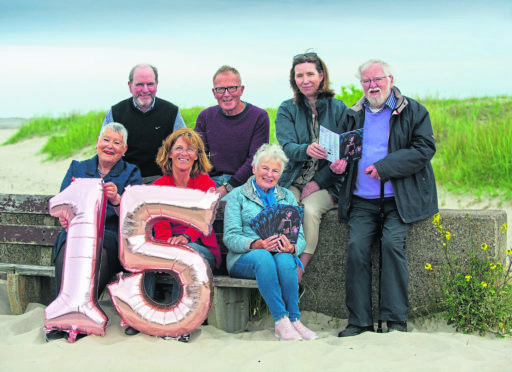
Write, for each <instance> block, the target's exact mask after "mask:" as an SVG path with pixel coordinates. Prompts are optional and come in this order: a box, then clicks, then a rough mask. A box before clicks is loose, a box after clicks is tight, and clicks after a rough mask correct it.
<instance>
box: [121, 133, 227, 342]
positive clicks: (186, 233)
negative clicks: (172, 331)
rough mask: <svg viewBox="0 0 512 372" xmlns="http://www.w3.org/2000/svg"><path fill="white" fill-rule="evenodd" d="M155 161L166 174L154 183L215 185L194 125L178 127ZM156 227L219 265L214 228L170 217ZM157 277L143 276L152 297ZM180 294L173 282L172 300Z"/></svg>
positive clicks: (159, 234)
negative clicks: (209, 229)
mask: <svg viewBox="0 0 512 372" xmlns="http://www.w3.org/2000/svg"><path fill="white" fill-rule="evenodd" d="M156 162H157V163H158V165H159V166H160V168H161V169H162V172H163V174H164V175H163V176H162V177H160V178H158V179H157V180H155V182H153V185H159V186H174V187H183V188H190V189H198V190H202V191H208V190H209V189H211V188H213V189H215V182H214V181H213V180H212V179H211V178H210V177H209V176H208V171H209V170H210V169H211V164H210V162H209V161H208V158H207V157H206V154H205V151H204V145H203V142H202V140H201V138H200V137H199V136H198V135H197V134H196V133H195V132H194V131H193V130H191V129H188V128H183V129H179V130H177V131H175V132H174V133H172V134H171V135H170V136H169V137H167V138H166V139H165V141H164V142H163V144H162V147H160V150H159V151H158V155H157V158H156ZM154 231H155V238H156V239H158V240H163V241H167V242H168V243H169V245H179V244H186V245H188V246H190V247H191V248H193V249H195V250H196V251H198V252H199V253H200V254H201V255H202V256H203V257H204V258H205V259H206V261H207V262H208V263H209V264H210V268H211V269H212V270H213V269H214V268H215V267H217V268H218V267H219V266H220V261H221V258H220V249H219V246H218V244H217V239H216V238H215V234H214V232H213V231H212V233H211V234H210V235H208V236H205V235H204V234H202V233H201V232H200V231H198V230H196V229H194V228H193V227H188V226H186V225H182V224H180V223H177V222H171V221H167V220H166V221H159V222H157V223H156V224H155V226H154ZM155 278H156V276H155V274H154V273H146V275H145V277H144V287H145V289H146V293H147V295H148V296H149V297H151V298H153V294H154V289H155ZM174 283H175V284H177V282H174ZM178 294H179V288H178V286H177V285H173V291H172V295H171V299H172V301H174V300H175V299H176V298H177V297H178ZM125 333H126V334H127V335H130V336H131V335H134V334H137V333H139V332H138V331H137V330H135V329H134V328H132V327H126V329H125Z"/></svg>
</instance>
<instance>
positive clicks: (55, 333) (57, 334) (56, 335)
mask: <svg viewBox="0 0 512 372" xmlns="http://www.w3.org/2000/svg"><path fill="white" fill-rule="evenodd" d="M44 338H45V340H46V342H51V341H55V340H60V339H61V338H68V333H67V332H65V331H59V330H58V329H52V330H51V331H49V332H46V333H45V335H44Z"/></svg>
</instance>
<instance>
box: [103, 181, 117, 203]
mask: <svg viewBox="0 0 512 372" xmlns="http://www.w3.org/2000/svg"><path fill="white" fill-rule="evenodd" d="M103 192H104V193H105V194H106V195H107V198H108V200H109V201H110V203H111V204H112V205H119V204H120V203H121V195H119V194H118V193H117V186H116V185H115V184H114V183H113V182H107V183H104V184H103Z"/></svg>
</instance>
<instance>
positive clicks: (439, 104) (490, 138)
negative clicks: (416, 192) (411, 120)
mask: <svg viewBox="0 0 512 372" xmlns="http://www.w3.org/2000/svg"><path fill="white" fill-rule="evenodd" d="M420 101H421V102H422V103H423V104H424V105H425V107H427V109H428V110H429V112H430V118H431V121H432V126H433V129H434V134H435V136H436V143H437V154H436V156H435V157H434V159H433V166H434V171H435V175H436V180H437V182H438V183H439V184H440V185H442V186H443V187H444V188H446V189H447V190H449V191H453V192H463V193H467V192H471V193H473V194H475V195H477V196H481V195H483V194H488V195H490V196H496V195H501V196H503V197H505V198H506V199H510V198H511V197H512V145H511V144H512V125H511V124H512V97H492V98H471V99H466V100H454V99H446V100H442V99H431V98H430V99H423V100H420Z"/></svg>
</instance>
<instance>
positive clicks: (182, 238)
mask: <svg viewBox="0 0 512 372" xmlns="http://www.w3.org/2000/svg"><path fill="white" fill-rule="evenodd" d="M167 243H169V244H170V245H176V244H182V245H183V244H188V239H187V238H186V237H185V236H183V235H176V236H173V237H172V238H169V239H168V240H167Z"/></svg>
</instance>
